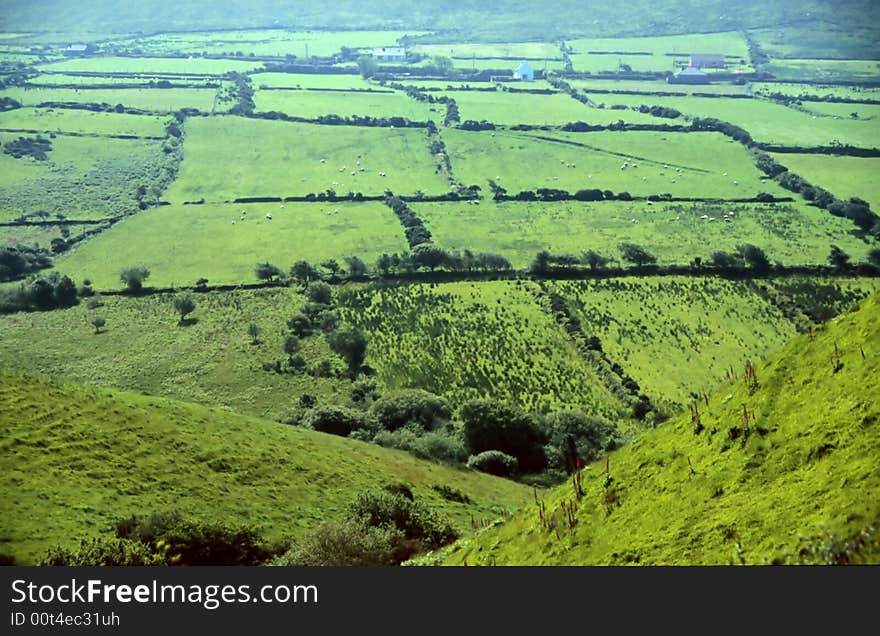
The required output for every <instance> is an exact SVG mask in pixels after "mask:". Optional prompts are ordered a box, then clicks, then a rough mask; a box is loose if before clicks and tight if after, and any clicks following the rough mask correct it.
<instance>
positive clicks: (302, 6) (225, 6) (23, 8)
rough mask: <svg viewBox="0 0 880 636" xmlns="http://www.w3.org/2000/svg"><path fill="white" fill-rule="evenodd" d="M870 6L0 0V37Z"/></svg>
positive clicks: (678, 16) (531, 33)
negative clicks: (29, 33) (0, 3)
mask: <svg viewBox="0 0 880 636" xmlns="http://www.w3.org/2000/svg"><path fill="white" fill-rule="evenodd" d="M878 18H880V8H878V4H877V3H876V2H872V1H871V0H843V1H841V2H833V3H831V2H818V1H816V0H780V1H777V2H764V1H760V0H740V1H739V2H729V1H726V0H703V1H702V2H685V1H683V0H659V1H649V0H630V1H629V2H625V3H618V2H595V1H593V2H582V1H580V0H559V1H558V2H555V3H551V4H543V3H537V2H526V1H524V0H505V1H503V2H502V1H501V0H490V1H488V2H484V1H482V0H481V1H476V0H423V1H421V2H418V3H413V2H409V1H408V0H383V1H382V2H377V1H376V0H338V1H336V2H332V3H327V2H317V1H316V0H305V1H303V2H284V1H281V0H252V1H250V2H247V3H242V2H232V1H231V0H181V1H180V2H169V1H167V0H145V1H144V2H139V3H130V4H126V5H124V6H122V5H120V3H119V2H117V1H116V0H91V1H90V2H70V1H69V0H45V1H42V2H32V1H26V0H4V2H3V8H2V10H0V30H3V31H38V32H75V33H89V32H91V33H129V32H144V33H151V32H158V31H184V30H203V29H224V28H230V29H241V28H255V27H289V28H334V29H339V28H348V29H367V28H387V29H399V28H407V29H431V30H435V31H444V32H446V33H447V34H450V33H455V34H459V35H461V36H466V37H474V38H486V39H506V40H507V41H513V40H516V39H529V38H541V39H545V40H546V39H552V38H557V37H572V36H593V35H595V36H599V35H601V36H614V35H661V34H676V33H684V32H713V31H727V30H738V29H744V28H760V27H766V26H775V25H783V24H785V25H801V26H806V25H809V24H811V23H812V24H815V23H817V22H822V23H825V24H826V25H832V26H836V27H838V28H840V29H841V30H842V31H844V32H849V31H852V30H856V29H860V28H863V25H866V24H874V23H876V22H877V19H878Z"/></svg>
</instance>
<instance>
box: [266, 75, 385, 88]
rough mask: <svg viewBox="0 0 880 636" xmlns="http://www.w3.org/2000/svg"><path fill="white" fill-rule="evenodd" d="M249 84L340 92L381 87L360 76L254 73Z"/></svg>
mask: <svg viewBox="0 0 880 636" xmlns="http://www.w3.org/2000/svg"><path fill="white" fill-rule="evenodd" d="M251 82H252V83H253V85H254V88H255V89H259V88H263V87H266V88H333V89H340V90H365V89H369V88H372V89H381V88H382V87H381V86H378V85H377V84H375V83H373V82H370V81H368V80H365V79H364V78H363V77H361V76H360V75H352V74H348V73H346V74H335V75H314V74H306V73H300V74H294V73H254V74H253V75H251Z"/></svg>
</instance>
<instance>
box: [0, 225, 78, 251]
mask: <svg viewBox="0 0 880 636" xmlns="http://www.w3.org/2000/svg"><path fill="white" fill-rule="evenodd" d="M62 228H64V229H66V230H67V236H66V237H65V236H64V234H63V233H62ZM93 229H95V226H94V225H92V224H88V225H79V224H75V223H71V224H67V225H56V224H52V223H45V224H42V225H18V226H7V227H4V228H3V229H2V230H0V247H9V246H14V245H25V246H27V247H40V248H43V249H46V250H48V249H49V248H50V247H51V245H52V239H60V238H67V240H75V239H77V238H79V237H81V236H82V235H83V233H84V232H87V231H89V230H93Z"/></svg>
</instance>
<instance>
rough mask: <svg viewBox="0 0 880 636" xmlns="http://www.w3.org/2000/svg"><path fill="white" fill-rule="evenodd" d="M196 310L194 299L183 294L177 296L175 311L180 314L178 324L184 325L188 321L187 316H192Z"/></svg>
mask: <svg viewBox="0 0 880 636" xmlns="http://www.w3.org/2000/svg"><path fill="white" fill-rule="evenodd" d="M195 309H196V301H194V300H193V297H192V296H190V295H189V294H181V295H179V296H175V298H174V311H176V312H177V313H178V314H180V321H179V323H178V324H181V325H182V324H183V323H184V321H185V320H186V317H187V315H189V314H191V313H192V312H193V311H195Z"/></svg>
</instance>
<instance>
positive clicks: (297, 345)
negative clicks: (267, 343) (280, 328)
mask: <svg viewBox="0 0 880 636" xmlns="http://www.w3.org/2000/svg"><path fill="white" fill-rule="evenodd" d="M301 348H302V343H301V342H300V341H299V338H297V337H296V336H294V335H293V334H288V336H287V337H286V338H285V339H284V353H286V354H287V360H288V362H290V361H291V360H293V356H294V355H296V354H297V353H298V352H299V350H300V349H301Z"/></svg>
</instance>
